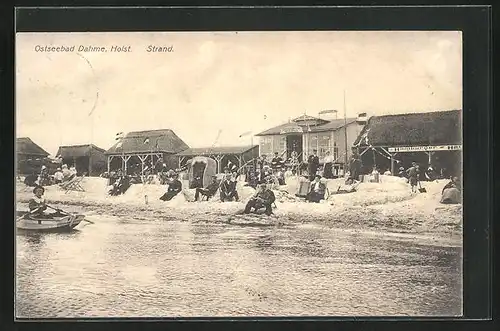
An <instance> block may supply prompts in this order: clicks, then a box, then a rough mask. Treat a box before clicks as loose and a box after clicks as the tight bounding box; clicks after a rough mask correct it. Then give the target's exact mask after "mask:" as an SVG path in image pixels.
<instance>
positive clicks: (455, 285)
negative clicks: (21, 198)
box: [16, 217, 461, 317]
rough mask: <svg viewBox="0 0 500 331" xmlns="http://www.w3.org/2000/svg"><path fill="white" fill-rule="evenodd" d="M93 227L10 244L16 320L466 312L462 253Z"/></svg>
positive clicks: (114, 222) (138, 223) (227, 229)
mask: <svg viewBox="0 0 500 331" xmlns="http://www.w3.org/2000/svg"><path fill="white" fill-rule="evenodd" d="M95 221H96V224H93V225H92V226H85V228H82V230H81V231H77V232H74V233H70V234H39V235H28V236H18V237H17V243H18V244H17V249H18V253H17V254H18V255H17V293H16V299H17V306H16V309H17V310H16V313H17V315H18V316H21V317H55V316H59V317H78V316H129V317H130V316H158V317H162V316H244V315H254V316H255V315H259V316H265V315H281V316H282V315H458V314H460V313H461V277H460V268H461V263H460V248H456V247H432V246H425V245H417V244H415V243H409V242H401V241H396V240H387V239H384V238H375V239H374V238H366V237H363V236H362V235H356V236H353V235H350V234H346V233H339V232H332V231H330V230H328V229H323V228H320V227H303V228H294V229H287V228H278V227H244V226H237V225H228V224H210V223H191V222H173V221H165V220H163V219H162V220H158V219H154V218H150V219H143V220H137V219H135V220H134V219H126V218H122V219H119V218H104V217H102V218H99V219H98V220H95ZM79 227H80V226H79Z"/></svg>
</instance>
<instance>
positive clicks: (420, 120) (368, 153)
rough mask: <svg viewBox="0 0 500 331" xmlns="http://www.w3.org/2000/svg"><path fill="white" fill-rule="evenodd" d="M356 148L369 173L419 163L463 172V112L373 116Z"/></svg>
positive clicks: (355, 144)
mask: <svg viewBox="0 0 500 331" xmlns="http://www.w3.org/2000/svg"><path fill="white" fill-rule="evenodd" d="M354 149H356V150H357V152H358V154H359V155H360V156H361V160H362V163H363V165H364V170H365V171H371V168H372V167H373V166H374V165H376V166H378V167H380V168H383V169H382V170H384V169H390V171H391V173H392V174H395V173H396V172H397V168H398V167H403V168H405V169H406V168H408V167H409V166H410V165H411V162H413V161H415V162H417V163H418V164H420V165H421V166H423V167H424V168H426V167H427V166H428V165H429V164H431V165H432V166H433V167H434V169H435V170H436V169H446V171H447V172H449V173H450V174H452V173H455V174H457V173H460V171H461V167H460V166H461V151H462V111H461V110H448V111H436V112H428V113H410V114H397V115H384V116H373V117H370V119H368V122H367V124H366V126H365V127H364V128H363V130H362V131H361V133H360V134H359V136H358V138H357V139H356V141H355V142H354Z"/></svg>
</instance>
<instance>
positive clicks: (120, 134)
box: [115, 132, 123, 140]
mask: <svg viewBox="0 0 500 331" xmlns="http://www.w3.org/2000/svg"><path fill="white" fill-rule="evenodd" d="M122 138H123V132H118V133H117V134H116V137H115V140H120V139H122Z"/></svg>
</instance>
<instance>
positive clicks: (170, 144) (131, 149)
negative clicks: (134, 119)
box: [106, 129, 189, 154]
mask: <svg viewBox="0 0 500 331" xmlns="http://www.w3.org/2000/svg"><path fill="white" fill-rule="evenodd" d="M146 139H149V143H145V140H146ZM188 148H189V146H188V145H186V143H185V142H184V141H182V139H181V138H179V137H178V136H177V135H176V134H175V133H174V131H172V130H170V129H164V130H148V131H134V132H129V133H127V135H126V136H125V137H124V138H123V139H122V144H121V146H120V141H118V142H117V143H116V144H114V145H113V147H111V148H110V149H108V151H107V152H106V154H122V153H124V154H135V153H149V152H152V151H153V152H162V153H170V154H176V153H179V152H181V151H183V150H186V149H188Z"/></svg>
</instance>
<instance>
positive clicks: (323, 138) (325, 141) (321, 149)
mask: <svg viewBox="0 0 500 331" xmlns="http://www.w3.org/2000/svg"><path fill="white" fill-rule="evenodd" d="M330 135H331V134H330V132H322V133H319V134H318V148H317V149H318V156H319V157H320V158H322V157H325V156H326V151H329V150H330V141H331V136H330Z"/></svg>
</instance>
